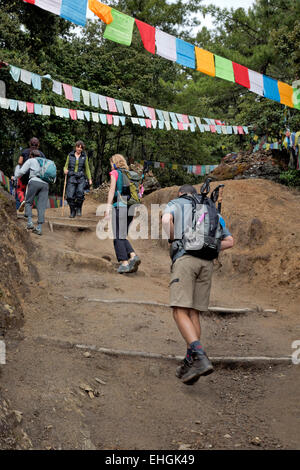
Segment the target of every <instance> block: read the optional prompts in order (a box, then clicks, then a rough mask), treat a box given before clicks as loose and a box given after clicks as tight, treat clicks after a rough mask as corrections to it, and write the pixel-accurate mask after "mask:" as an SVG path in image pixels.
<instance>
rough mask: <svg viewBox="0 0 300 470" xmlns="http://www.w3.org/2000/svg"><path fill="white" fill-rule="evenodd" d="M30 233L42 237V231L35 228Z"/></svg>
mask: <svg viewBox="0 0 300 470" xmlns="http://www.w3.org/2000/svg"><path fill="white" fill-rule="evenodd" d="M32 233H35V234H36V235H42V231H41V229H40V228H37V227H35V228H34V229H33V230H32Z"/></svg>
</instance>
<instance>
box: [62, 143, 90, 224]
mask: <svg viewBox="0 0 300 470" xmlns="http://www.w3.org/2000/svg"><path fill="white" fill-rule="evenodd" d="M84 148H85V146H84V143H83V142H82V141H81V140H78V141H77V142H76V144H75V150H72V152H71V153H69V155H68V158H67V161H66V164H65V166H64V173H65V175H68V183H67V191H66V193H67V201H68V204H69V206H70V217H71V218H74V217H76V215H78V216H81V214H82V204H83V201H84V189H85V186H86V178H87V179H88V180H89V184H90V186H91V185H92V177H91V171H90V167H89V161H88V157H87V155H86V153H85V152H84Z"/></svg>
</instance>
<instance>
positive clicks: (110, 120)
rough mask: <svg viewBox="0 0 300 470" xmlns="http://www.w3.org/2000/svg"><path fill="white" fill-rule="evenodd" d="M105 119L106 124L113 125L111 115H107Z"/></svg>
mask: <svg viewBox="0 0 300 470" xmlns="http://www.w3.org/2000/svg"><path fill="white" fill-rule="evenodd" d="M106 117H107V124H112V123H113V117H112V115H111V114H107V115H106Z"/></svg>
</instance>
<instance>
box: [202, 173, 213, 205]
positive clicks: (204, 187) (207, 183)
mask: <svg viewBox="0 0 300 470" xmlns="http://www.w3.org/2000/svg"><path fill="white" fill-rule="evenodd" d="M210 182H211V178H206V180H205V181H204V183H203V185H202V186H201V188H200V194H201V196H202V202H203V199H204V198H205V197H206V196H207V195H208V193H209V191H210Z"/></svg>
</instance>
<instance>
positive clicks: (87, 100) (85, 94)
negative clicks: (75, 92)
mask: <svg viewBox="0 0 300 470" xmlns="http://www.w3.org/2000/svg"><path fill="white" fill-rule="evenodd" d="M81 93H82V97H83V102H84V104H85V105H86V106H89V105H90V92H89V91H87V90H81Z"/></svg>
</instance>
